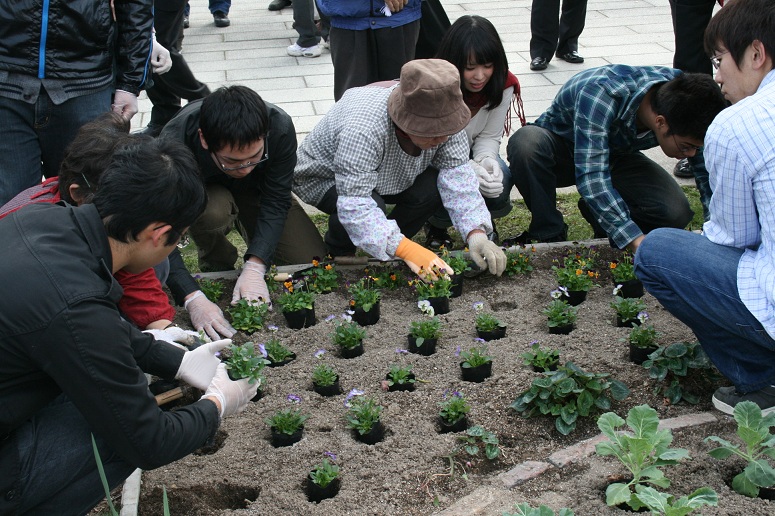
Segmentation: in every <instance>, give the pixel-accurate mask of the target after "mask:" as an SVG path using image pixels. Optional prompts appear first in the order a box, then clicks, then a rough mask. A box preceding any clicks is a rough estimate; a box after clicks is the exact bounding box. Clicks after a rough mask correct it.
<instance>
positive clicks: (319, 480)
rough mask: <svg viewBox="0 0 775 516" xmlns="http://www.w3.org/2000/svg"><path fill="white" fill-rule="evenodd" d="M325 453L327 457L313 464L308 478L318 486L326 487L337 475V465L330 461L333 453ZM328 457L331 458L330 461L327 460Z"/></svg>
mask: <svg viewBox="0 0 775 516" xmlns="http://www.w3.org/2000/svg"><path fill="white" fill-rule="evenodd" d="M327 455H328V457H326V458H325V459H323V460H322V461H321V462H320V464H317V465H315V467H314V468H312V471H310V472H309V478H310V480H312V482H314V483H315V484H317V485H319V486H320V487H326V486H327V485H328V484H330V483H331V482H333V481H334V480H335V479H336V478H337V477H339V466H337V465H336V464H333V463H332V461H333V460H334V459H333V457H335V455H334V454H333V453H330V452H329V453H327ZM329 457H331V458H332V459H331V461H329V460H328V458H329Z"/></svg>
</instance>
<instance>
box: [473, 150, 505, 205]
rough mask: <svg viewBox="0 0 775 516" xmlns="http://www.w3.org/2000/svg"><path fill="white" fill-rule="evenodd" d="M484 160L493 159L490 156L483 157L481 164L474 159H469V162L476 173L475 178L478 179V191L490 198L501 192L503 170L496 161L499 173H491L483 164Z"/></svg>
mask: <svg viewBox="0 0 775 516" xmlns="http://www.w3.org/2000/svg"><path fill="white" fill-rule="evenodd" d="M486 160H490V161H495V160H493V159H492V158H484V160H482V163H481V164H479V163H477V162H476V161H474V160H471V161H469V164H470V165H471V168H473V169H474V172H475V173H476V179H478V180H479V193H481V194H482V197H486V198H488V199H492V198H495V197H498V196H499V195H500V194H501V193H502V192H503V171H502V170H501V167H500V166H498V162H497V161H496V162H495V164H496V168H497V171H498V172H499V174H493V173H491V172H490V171H489V170H488V169H487V168H486V167H485V166H484V163H485V161H486Z"/></svg>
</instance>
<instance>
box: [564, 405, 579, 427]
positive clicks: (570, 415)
mask: <svg viewBox="0 0 775 516" xmlns="http://www.w3.org/2000/svg"><path fill="white" fill-rule="evenodd" d="M578 416H579V414H578V412H576V407H574V406H573V405H571V404H570V403H569V404H566V405H563V406H562V408H561V409H560V417H561V418H562V419H563V421H565V422H566V423H574V422H575V421H576V418H578Z"/></svg>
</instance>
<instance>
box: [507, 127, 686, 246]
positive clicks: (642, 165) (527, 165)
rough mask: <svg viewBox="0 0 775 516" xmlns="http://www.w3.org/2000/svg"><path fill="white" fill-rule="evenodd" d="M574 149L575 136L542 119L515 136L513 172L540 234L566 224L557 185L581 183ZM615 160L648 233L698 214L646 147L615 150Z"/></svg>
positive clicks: (622, 187) (621, 187)
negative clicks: (563, 134) (540, 123)
mask: <svg viewBox="0 0 775 516" xmlns="http://www.w3.org/2000/svg"><path fill="white" fill-rule="evenodd" d="M573 153H574V146H573V142H571V141H569V140H566V139H565V138H562V137H560V136H557V135H556V134H554V133H553V132H551V131H549V130H547V129H544V128H542V127H538V126H536V125H526V126H525V127H522V128H520V129H519V130H518V131H517V132H516V133H514V135H513V136H512V137H511V138H509V143H508V147H507V154H508V158H509V166H510V168H511V177H512V179H513V180H514V184H515V185H516V186H517V189H518V190H519V192H520V193H521V194H522V197H523V198H524V199H525V204H527V207H528V209H529V210H530V213H532V215H533V219H532V221H531V222H530V228H529V229H528V231H529V232H530V235H531V236H533V237H534V238H536V239H538V240H549V239H551V238H552V237H555V236H557V235H560V234H562V232H563V231H564V230H565V223H564V221H563V217H562V213H560V211H559V210H558V209H557V202H556V201H557V192H556V190H557V188H559V187H564V186H573V185H575V184H576V165H575V162H574V159H573ZM609 166H610V171H611V184H612V185H613V188H614V189H615V190H616V191H617V192H619V195H620V196H621V197H622V199H623V200H624V202H625V203H626V204H627V207H628V208H629V210H630V218H631V219H632V221H633V222H635V223H636V224H637V225H638V227H639V228H640V230H641V231H643V232H644V233H648V232H649V231H651V230H653V229H655V228H659V227H673V228H683V227H685V226H686V224H688V223H689V221H690V220H691V219H692V216H693V215H694V214H693V212H692V210H691V208H690V207H689V200H688V199H687V198H686V195H684V193H683V191H682V190H681V187H680V186H678V184H677V183H676V182H675V180H674V179H673V178H672V177H671V175H670V174H668V173H667V172H665V169H664V168H662V167H661V166H660V165H659V164H658V163H656V162H655V161H653V160H651V159H649V158H648V157H647V156H646V155H644V154H643V153H641V152H637V151H635V152H615V151H612V152H611V154H610V157H609ZM585 218H586V217H585ZM592 222H596V221H594V220H593V221H592ZM595 225H596V224H593V229H595V231H596V233H599V232H600V231H601V229H600V228H599V226H598V227H594V226H595Z"/></svg>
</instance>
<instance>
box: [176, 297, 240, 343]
mask: <svg viewBox="0 0 775 516" xmlns="http://www.w3.org/2000/svg"><path fill="white" fill-rule="evenodd" d="M183 307H184V308H185V309H186V310H187V311H188V315H189V316H190V317H191V324H193V325H194V328H196V329H197V330H198V331H201V330H204V332H205V333H206V334H207V335H208V336H209V337H210V338H211V339H212V340H219V339H220V338H221V336H224V337H231V336H232V335H234V334H235V333H237V330H235V329H234V328H232V326H231V324H229V321H227V320H226V319H225V318H224V317H223V312H222V311H221V309H220V308H218V305H216V304H215V303H213V302H212V301H210V300H209V299H207V296H205V295H204V292H202V291H201V290H197V291H196V292H194V295H193V296H191V297H190V298H188V299H187V300H186V302H185V303H183Z"/></svg>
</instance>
